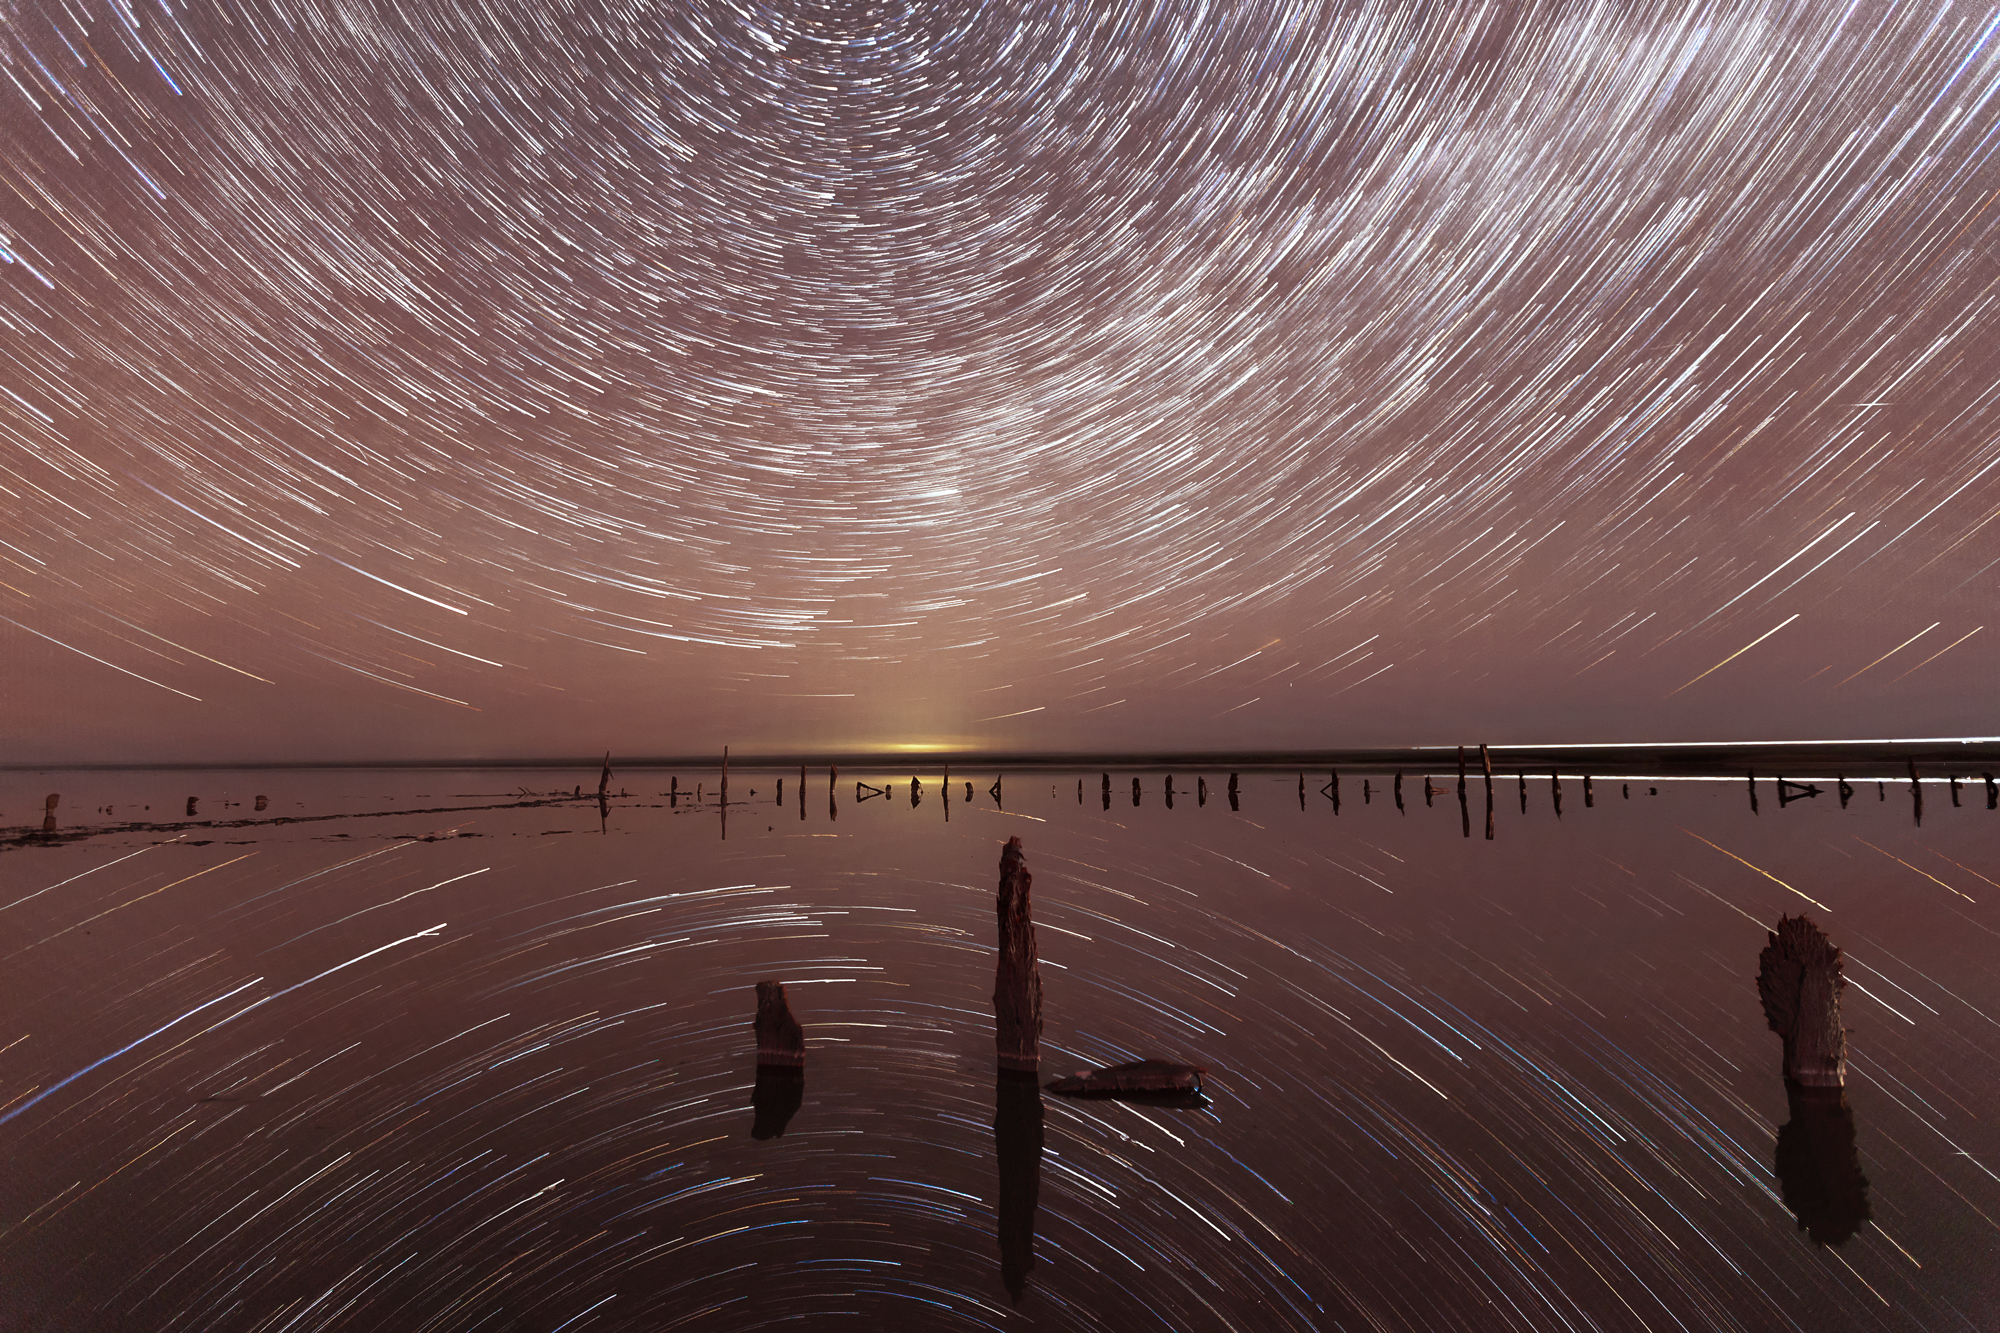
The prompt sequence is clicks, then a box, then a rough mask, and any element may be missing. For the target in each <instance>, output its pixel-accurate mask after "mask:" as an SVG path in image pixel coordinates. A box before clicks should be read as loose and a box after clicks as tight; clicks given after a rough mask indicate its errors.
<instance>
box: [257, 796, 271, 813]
mask: <svg viewBox="0 0 2000 1333" xmlns="http://www.w3.org/2000/svg"><path fill="white" fill-rule="evenodd" d="M270 804H271V801H270V798H269V797H266V796H259V797H258V798H257V809H259V810H265V809H269V808H270Z"/></svg>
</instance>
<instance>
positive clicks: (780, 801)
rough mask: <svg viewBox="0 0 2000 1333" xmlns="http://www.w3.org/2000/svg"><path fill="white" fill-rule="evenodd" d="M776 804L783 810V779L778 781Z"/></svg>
mask: <svg viewBox="0 0 2000 1333" xmlns="http://www.w3.org/2000/svg"><path fill="white" fill-rule="evenodd" d="M776 804H777V805H778V806H779V807H780V808H783V806H784V804H785V780H784V779H783V778H779V779H778V799H777V802H776Z"/></svg>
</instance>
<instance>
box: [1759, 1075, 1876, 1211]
mask: <svg viewBox="0 0 2000 1333" xmlns="http://www.w3.org/2000/svg"><path fill="white" fill-rule="evenodd" d="M1785 1102H1786V1104H1787V1107H1788V1109H1789V1110H1790V1111H1791V1115H1792V1118H1791V1120H1790V1121H1789V1122H1788V1123H1787V1124H1785V1125H1783V1126H1782V1127H1780V1128H1779V1130H1778V1152H1777V1162H1776V1163H1775V1165H1776V1167H1777V1173H1778V1188H1779V1189H1780V1190H1782V1191H1783V1194H1784V1200H1785V1207H1786V1208H1787V1209H1789V1210H1790V1211H1791V1214H1792V1216H1793V1217H1796V1218H1797V1219H1798V1221H1799V1230H1801V1231H1803V1232H1805V1233H1806V1234H1807V1235H1809V1236H1811V1237H1812V1238H1813V1240H1814V1241H1815V1242H1816V1243H1818V1244H1821V1245H1838V1244H1840V1243H1841V1242H1842V1241H1844V1240H1846V1239H1848V1238H1849V1237H1850V1236H1852V1235H1853V1234H1854V1233H1855V1232H1857V1231H1859V1230H1860V1229H1861V1224H1862V1223H1863V1222H1866V1221H1868V1220H1869V1216H1870V1212H1869V1208H1868V1177H1866V1176H1864V1175H1862V1174H1861V1157H1860V1154H1859V1153H1857V1152H1856V1151H1855V1150H1854V1112H1853V1110H1852V1109H1850V1108H1849V1107H1848V1105H1847V1093H1846V1091H1845V1090H1844V1089H1840V1088H1803V1087H1800V1086H1799V1085H1798V1084H1796V1083H1787V1084H1786V1085H1785Z"/></svg>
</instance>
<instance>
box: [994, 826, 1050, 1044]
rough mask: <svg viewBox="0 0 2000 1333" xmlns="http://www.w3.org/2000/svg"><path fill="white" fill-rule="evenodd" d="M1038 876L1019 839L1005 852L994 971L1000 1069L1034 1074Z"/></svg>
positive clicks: (1038, 1036)
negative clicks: (1035, 896)
mask: <svg viewBox="0 0 2000 1333" xmlns="http://www.w3.org/2000/svg"><path fill="white" fill-rule="evenodd" d="M1033 886H1034V876H1032V875H1030V874H1029V873H1028V863H1027V857H1026V856H1025V855H1024V854H1023V853H1022V851H1021V840H1020V839H1019V838H1009V839H1007V845H1006V847H1004V848H1003V849H1001V852H1000V893H999V898H998V901H997V912H998V917H999V926H1000V957H999V961H998V963H997V965H996V966H995V968H994V973H993V1016H994V1020H995V1023H994V1045H995V1047H996V1049H997V1051H998V1054H999V1061H1000V1068H1001V1069H1003V1070H1016V1071H1021V1072H1025V1073H1034V1072H1035V1071H1037V1070H1039V1069H1040V1068H1041V1062H1042V1052H1041V1040H1042V971H1041V959H1040V957H1039V955H1038V954H1037V952H1036V950H1035V922H1034V915H1033V904H1032V901H1031V897H1030V891H1031V890H1032V888H1033Z"/></svg>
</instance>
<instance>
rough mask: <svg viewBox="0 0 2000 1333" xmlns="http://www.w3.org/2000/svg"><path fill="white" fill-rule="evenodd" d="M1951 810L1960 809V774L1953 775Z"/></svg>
mask: <svg viewBox="0 0 2000 1333" xmlns="http://www.w3.org/2000/svg"><path fill="white" fill-rule="evenodd" d="M1951 808H1952V809H1954V810H1956V809H1957V808H1958V774H1956V773H1954V774H1952V775H1951Z"/></svg>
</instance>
